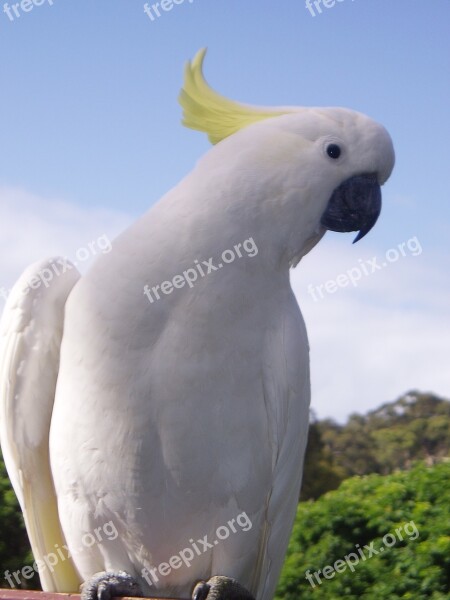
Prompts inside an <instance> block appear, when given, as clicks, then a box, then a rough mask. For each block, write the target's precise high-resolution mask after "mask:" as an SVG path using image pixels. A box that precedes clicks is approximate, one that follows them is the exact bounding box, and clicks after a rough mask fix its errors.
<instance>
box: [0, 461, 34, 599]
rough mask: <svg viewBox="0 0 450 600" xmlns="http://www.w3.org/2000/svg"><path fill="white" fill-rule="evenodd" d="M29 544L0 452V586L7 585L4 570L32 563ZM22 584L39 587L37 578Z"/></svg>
mask: <svg viewBox="0 0 450 600" xmlns="http://www.w3.org/2000/svg"><path fill="white" fill-rule="evenodd" d="M33 560H34V559H33V555H32V554H31V549H30V544H29V542H28V537H27V533H26V530H25V524H24V522H23V518H22V512H21V510H20V506H19V503H18V502H17V498H16V495H15V494H14V492H13V490H12V488H11V484H10V482H9V479H8V475H7V474H6V469H5V464H4V462H3V456H2V454H1V452H0V587H7V586H8V583H7V581H6V580H5V579H4V573H5V571H7V570H9V571H11V572H14V571H17V570H18V569H22V568H23V567H24V566H26V565H32V564H33ZM21 580H22V581H23V584H22V585H23V586H24V585H25V584H26V585H27V587H28V588H29V589H39V587H40V586H39V578H38V577H37V575H36V576H35V577H33V579H30V580H28V581H27V580H26V579H24V578H23V577H22V578H21Z"/></svg>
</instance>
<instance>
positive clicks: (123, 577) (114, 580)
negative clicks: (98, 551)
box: [81, 571, 144, 600]
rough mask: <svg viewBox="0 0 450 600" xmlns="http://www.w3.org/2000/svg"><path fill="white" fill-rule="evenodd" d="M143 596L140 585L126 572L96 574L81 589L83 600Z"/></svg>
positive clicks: (107, 599) (108, 599) (110, 599)
mask: <svg viewBox="0 0 450 600" xmlns="http://www.w3.org/2000/svg"><path fill="white" fill-rule="evenodd" d="M143 595H144V594H143V592H142V590H141V587H140V585H139V584H138V583H137V581H136V580H135V579H133V577H131V575H129V574H128V573H125V571H118V572H117V573H114V572H112V571H102V572H101V573H96V574H95V575H94V576H93V577H92V578H91V579H89V580H88V581H86V582H85V583H84V584H83V586H82V588H81V600H112V598H114V596H139V597H142V596H143Z"/></svg>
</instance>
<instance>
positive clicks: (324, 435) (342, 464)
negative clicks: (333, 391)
mask: <svg viewBox="0 0 450 600" xmlns="http://www.w3.org/2000/svg"><path fill="white" fill-rule="evenodd" d="M449 450H450V402H449V401H448V400H444V399H442V398H438V397H437V396H434V395H432V394H420V393H419V392H410V393H408V394H406V395H405V396H402V397H401V398H400V399H398V400H397V401H395V402H390V403H387V404H384V405H383V406H381V407H380V408H378V409H377V410H374V411H371V412H369V413H368V414H367V415H365V416H362V415H356V414H355V415H352V416H351V417H350V418H349V420H348V422H347V423H346V424H345V425H339V424H337V423H335V422H334V421H332V420H330V419H327V420H323V421H316V420H313V422H312V424H311V427H310V437H309V440H308V449H307V454H306V459H305V473H304V478H303V486H302V494H301V500H308V499H317V498H319V496H320V495H321V494H323V493H325V492H327V491H329V490H332V489H336V488H337V487H338V486H339V484H340V483H341V481H343V480H344V479H346V478H347V477H351V476H352V475H368V474H369V473H380V474H383V475H387V474H389V473H393V472H394V471H396V470H398V469H401V470H403V469H409V468H410V467H411V466H412V465H413V464H414V462H416V461H418V460H424V461H426V462H427V464H433V463H435V462H437V461H439V460H441V459H442V458H443V457H447V456H449Z"/></svg>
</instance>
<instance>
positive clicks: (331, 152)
mask: <svg viewBox="0 0 450 600" xmlns="http://www.w3.org/2000/svg"><path fill="white" fill-rule="evenodd" d="M327 154H328V156H329V157H330V158H335V159H336V158H339V157H340V155H341V149H340V148H339V146H338V145H337V144H330V145H329V146H327Z"/></svg>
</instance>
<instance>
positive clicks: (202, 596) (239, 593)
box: [192, 575, 255, 600]
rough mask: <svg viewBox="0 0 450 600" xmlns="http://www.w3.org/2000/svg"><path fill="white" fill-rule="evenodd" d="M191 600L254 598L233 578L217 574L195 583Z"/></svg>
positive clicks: (247, 599)
mask: <svg viewBox="0 0 450 600" xmlns="http://www.w3.org/2000/svg"><path fill="white" fill-rule="evenodd" d="M192 600H255V598H254V597H253V596H252V594H250V592H249V591H248V590H246V589H245V588H244V587H243V586H242V585H241V584H240V583H238V582H237V581H236V580H235V579H231V578H230V577H223V576H221V575H217V576H215V577H211V579H209V580H208V581H207V582H205V581H200V582H199V583H197V585H196V586H195V588H194V591H193V592H192Z"/></svg>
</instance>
